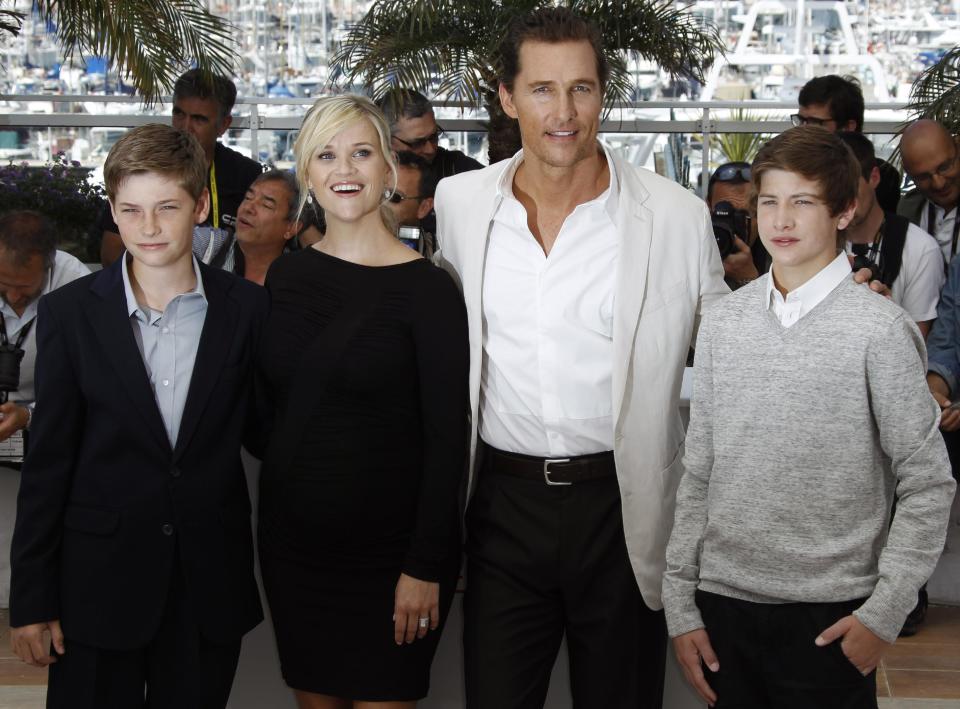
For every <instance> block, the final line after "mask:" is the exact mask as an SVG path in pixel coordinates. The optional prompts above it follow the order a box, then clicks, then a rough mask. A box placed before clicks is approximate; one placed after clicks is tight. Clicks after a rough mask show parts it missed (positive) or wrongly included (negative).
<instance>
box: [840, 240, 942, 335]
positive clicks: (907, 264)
mask: <svg viewBox="0 0 960 709" xmlns="http://www.w3.org/2000/svg"><path fill="white" fill-rule="evenodd" d="M847 253H848V254H851V253H853V248H852V244H850V242H847ZM881 265H883V264H882V263H881ZM945 280H946V274H945V273H944V271H943V256H942V254H941V249H940V245H939V244H938V243H937V241H936V240H935V239H934V238H933V237H932V236H930V235H929V234H928V233H927V232H925V231H924V230H923V229H921V228H920V227H918V226H917V225H916V224H909V225H908V226H907V235H906V238H905V240H904V242H903V255H902V258H901V261H900V273H899V274H898V275H897V277H896V278H895V279H894V281H893V283H888V284H887V285H888V286H890V300H892V301H893V302H894V303H896V304H897V305H899V306H900V307H901V308H903V309H904V310H906V311H907V312H908V313H909V314H910V317H911V318H912V319H913V321H914V322H926V321H928V320H934V319H935V318H936V317H937V303H939V302H940V289H941V288H943V283H944V281H945Z"/></svg>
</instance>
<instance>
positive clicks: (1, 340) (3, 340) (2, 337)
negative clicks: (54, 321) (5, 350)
mask: <svg viewBox="0 0 960 709" xmlns="http://www.w3.org/2000/svg"><path fill="white" fill-rule="evenodd" d="M36 319H37V316H36V315H34V316H33V317H32V318H30V320H29V321H28V322H27V324H26V325H24V326H23V327H21V328H20V334H19V335H17V339H16V341H15V342H14V343H13V348H14V349H15V350H19V349H21V348H22V347H23V341H24V340H26V339H27V335H29V334H30V328H32V327H33V323H34V321H35V320H36ZM9 344H10V340H9V339H7V319H6V318H5V317H3V312H2V311H0V345H2V346H4V347H6V346H8V345H9Z"/></svg>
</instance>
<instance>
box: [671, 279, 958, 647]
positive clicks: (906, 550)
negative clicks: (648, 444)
mask: <svg viewBox="0 0 960 709" xmlns="http://www.w3.org/2000/svg"><path fill="white" fill-rule="evenodd" d="M768 277H769V276H768ZM765 288H766V280H765V279H764V278H760V279H757V280H756V281H754V283H752V284H750V285H748V286H746V287H745V288H741V289H740V290H738V291H736V292H735V293H734V294H732V295H730V296H727V297H726V298H723V299H722V300H720V301H719V302H718V303H717V304H716V305H715V306H714V307H713V308H711V309H710V310H709V312H708V313H707V314H706V315H705V317H704V318H703V322H702V324H701V327H700V332H699V336H698V339H697V349H696V362H695V366H694V389H693V400H692V402H691V405H690V426H689V430H688V432H687V439H686V455H685V457H684V459H683V462H684V466H685V468H686V471H685V474H684V476H683V480H682V481H681V483H680V488H679V490H678V492H677V510H676V518H675V523H674V528H673V533H672V535H671V538H670V543H669V545H668V547H667V571H666V573H665V574H664V582H663V603H664V606H665V608H666V615H667V623H668V627H669V630H670V635H671V636H677V635H680V634H682V633H686V632H689V631H691V630H695V629H696V628H700V627H703V621H702V620H701V618H700V613H699V611H698V610H697V606H696V603H695V602H694V592H695V590H696V589H697V588H700V589H702V590H704V591H709V592H711V593H717V594H721V595H724V596H729V597H732V598H739V599H744V600H748V601H755V602H761V603H785V602H811V603H812V602H832V601H846V600H853V599H857V598H866V599H867V600H866V602H865V603H864V604H863V605H862V606H861V607H860V608H859V609H858V610H857V611H856V612H855V615H856V616H857V618H859V620H860V621H861V622H862V623H863V624H864V625H866V626H867V627H868V628H869V629H870V630H871V631H873V632H874V633H875V634H876V635H878V636H879V637H881V638H883V639H884V640H887V641H888V642H892V641H893V640H895V639H896V637H897V634H898V632H899V631H900V628H901V626H902V625H903V621H904V619H905V618H906V616H907V614H908V613H909V612H910V610H911V609H912V608H913V606H914V604H915V603H916V597H917V590H918V589H919V587H920V586H921V585H922V584H923V583H924V582H925V581H926V580H927V578H928V577H929V576H930V574H931V573H932V572H933V569H934V566H935V565H936V561H937V559H938V558H939V555H940V552H941V550H942V548H943V543H944V538H945V535H946V528H947V524H948V520H949V510H950V503H951V500H952V498H953V491H954V487H955V484H954V481H953V479H952V477H951V473H950V465H949V462H948V459H947V453H946V450H945V448H944V445H943V440H942V438H941V436H940V432H939V430H938V423H939V407H938V406H937V404H936V403H935V402H934V400H933V397H932V396H931V395H930V393H929V391H928V389H927V385H926V380H925V374H926V350H925V348H924V345H923V339H922V338H921V336H920V333H919V332H918V330H917V328H916V326H915V325H914V324H913V323H912V322H911V321H910V319H909V317H908V316H907V315H906V313H905V312H904V311H903V310H902V309H900V307H898V306H896V305H894V304H893V303H891V302H889V301H887V300H886V299H884V298H881V297H879V296H877V295H876V294H874V293H872V292H871V291H870V290H869V289H867V288H865V287H862V286H858V285H856V284H855V283H854V282H853V280H852V279H850V278H845V279H844V280H843V282H841V283H840V284H839V285H838V286H837V287H836V288H834V289H833V291H831V292H830V294H829V295H828V296H827V297H826V298H825V299H824V300H823V301H822V302H820V303H819V304H818V305H817V306H816V307H815V308H813V309H812V310H811V311H810V312H809V313H808V314H807V315H805V316H804V317H802V318H801V319H800V320H799V321H798V322H797V323H796V324H794V325H793V326H792V327H790V328H784V327H783V326H782V325H781V324H780V322H779V320H778V319H777V318H776V316H775V315H774V314H773V313H772V312H771V311H770V309H769V308H767V303H766V296H767V292H766V290H765ZM894 498H896V499H897V511H896V516H895V518H894V520H893V524H892V526H891V525H890V510H891V507H892V505H893V501H894ZM708 630H709V629H708ZM811 641H812V639H811Z"/></svg>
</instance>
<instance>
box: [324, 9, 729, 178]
mask: <svg viewBox="0 0 960 709" xmlns="http://www.w3.org/2000/svg"><path fill="white" fill-rule="evenodd" d="M566 4H567V6H569V7H571V8H572V9H574V10H575V11H577V12H578V13H579V14H581V15H583V16H585V17H587V18H588V19H590V20H592V21H593V22H595V23H596V24H597V26H598V27H599V28H600V31H601V33H602V36H603V37H604V41H605V43H606V46H605V50H606V52H607V54H608V58H609V60H610V62H611V67H612V72H611V79H610V82H609V85H608V87H607V96H606V100H607V106H608V108H609V107H613V106H615V105H618V104H620V103H622V102H623V101H625V100H627V99H629V98H630V95H631V92H632V89H633V83H632V79H631V77H630V74H629V72H628V71H627V65H626V61H625V59H626V57H627V55H628V54H630V53H632V54H633V55H635V56H640V57H643V58H645V59H650V60H653V61H655V62H657V63H658V64H659V65H660V66H661V67H663V68H664V69H665V70H666V71H667V72H669V73H670V74H671V75H673V76H675V77H692V78H696V79H698V80H702V79H703V72H704V70H705V69H706V68H708V67H709V66H710V64H711V63H712V61H713V58H714V57H715V56H716V54H717V53H719V52H722V51H723V45H722V43H721V40H720V37H719V34H718V33H717V31H716V30H715V29H708V30H704V29H702V28H701V27H700V26H699V24H698V22H697V20H696V19H695V18H694V17H693V16H692V15H690V14H689V13H688V12H687V11H686V10H683V9H678V8H677V7H675V6H674V5H672V4H668V3H666V2H660V1H659V0H568V2H567V3H566ZM552 5H553V3H552V2H549V0H494V1H492V2H491V1H490V0H458V1H454V0H412V1H411V0H378V1H377V2H375V3H374V4H373V5H372V6H371V7H370V9H369V10H368V11H367V14H366V15H365V16H364V17H363V18H362V19H361V20H360V21H359V22H358V23H357V24H356V25H354V26H353V27H352V28H351V29H350V31H349V33H348V35H347V37H346V39H344V41H343V43H342V45H341V47H340V49H339V51H338V52H337V54H336V56H335V57H334V59H333V63H332V64H333V69H334V74H335V75H336V74H340V75H342V76H343V77H344V80H345V82H346V83H348V84H356V83H359V84H361V85H362V86H364V87H365V88H366V89H367V90H368V91H369V92H370V93H371V94H372V95H373V97H374V98H380V97H381V96H383V95H384V94H385V93H386V92H387V91H388V90H389V89H390V88H392V87H395V86H402V87H408V88H415V89H419V90H421V91H424V92H426V93H428V94H433V95H436V96H440V97H443V98H446V99H452V100H466V101H470V102H472V103H474V104H475V105H477V106H482V105H485V106H486V108H487V110H488V111H489V114H490V118H491V138H490V145H491V151H490V152H491V155H490V159H491V161H492V160H494V159H497V158H500V157H503V155H504V154H511V153H512V149H513V148H512V147H511V146H515V144H516V139H515V137H514V138H507V139H506V141H505V142H504V141H501V140H500V139H499V138H498V137H496V136H495V135H494V133H496V132H498V131H501V130H502V131H506V134H508V135H513V136H516V135H517V133H516V128H515V126H513V125H511V124H510V121H509V119H507V118H506V117H505V116H504V115H503V112H502V110H500V106H499V97H498V96H497V92H496V88H497V80H496V77H497V49H498V45H499V42H500V38H501V37H503V36H504V34H505V32H506V29H507V27H508V25H509V24H510V22H512V21H513V19H514V18H516V17H518V16H523V15H526V14H528V13H529V12H531V11H532V10H535V9H537V8H540V7H547V6H552ZM501 142H503V144H504V146H505V147H504V148H503V150H508V151H510V152H509V153H501V152H499V149H498V150H495V148H494V145H495V144H497V145H499V144H501Z"/></svg>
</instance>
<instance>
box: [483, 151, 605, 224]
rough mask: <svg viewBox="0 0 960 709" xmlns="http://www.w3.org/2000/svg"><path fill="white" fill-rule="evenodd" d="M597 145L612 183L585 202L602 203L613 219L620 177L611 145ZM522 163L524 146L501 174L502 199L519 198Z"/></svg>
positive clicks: (500, 190)
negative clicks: (516, 194)
mask: <svg viewBox="0 0 960 709" xmlns="http://www.w3.org/2000/svg"><path fill="white" fill-rule="evenodd" d="M597 145H599V146H600V148H601V149H602V150H603V155H604V157H605V158H606V159H607V168H608V170H609V172H610V184H609V185H608V186H607V189H605V190H604V191H603V192H601V193H600V194H599V195H598V196H597V197H595V198H594V199H592V200H590V201H589V202H584V204H591V203H597V204H602V205H603V206H604V209H606V211H607V214H608V215H609V216H610V219H613V218H614V217H615V216H616V213H617V206H618V205H619V204H620V178H619V176H618V175H617V170H616V163H615V162H614V160H613V156H612V155H611V154H610V148H609V146H607V145H606V144H604V143H603V142H602V141H599V140H598V141H597ZM521 163H523V148H521V149H520V150H519V151H517V154H516V155H514V156H513V157H512V158H510V164H509V165H507V169H506V170H504V171H503V174H502V175H501V176H500V181H499V182H498V183H497V196H498V197H500V198H501V199H505V200H513V201H517V198H516V197H514V195H513V178H514V176H515V175H516V174H517V170H518V169H519V167H520V165H521ZM578 206H580V205H578Z"/></svg>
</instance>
